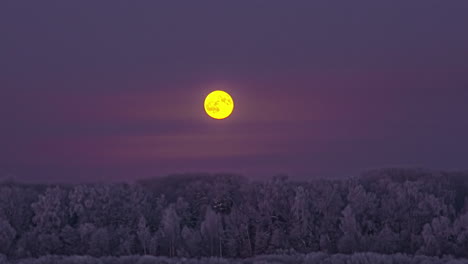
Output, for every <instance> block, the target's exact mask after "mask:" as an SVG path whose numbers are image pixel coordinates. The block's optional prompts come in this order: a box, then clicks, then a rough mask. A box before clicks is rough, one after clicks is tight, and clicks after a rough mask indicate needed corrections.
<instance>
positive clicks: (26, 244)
mask: <svg viewBox="0 0 468 264" xmlns="http://www.w3.org/2000/svg"><path fill="white" fill-rule="evenodd" d="M467 195H468V173H463V172H429V171H425V170H416V169H415V170H413V169H385V170H376V171H371V172H367V173H364V174H363V175H361V176H360V177H356V178H350V179H340V180H312V181H307V182H305V181H303V182H299V181H291V180H288V178H287V177H286V176H276V177H273V178H272V179H271V180H269V181H265V182H254V181H249V180H247V179H246V178H245V177H242V176H239V175H230V174H219V175H208V174H207V175H204V174H188V175H174V176H168V177H163V178H154V179H147V180H141V181H138V182H136V183H134V184H128V183H112V184H81V185H37V184H20V183H13V182H4V183H2V184H1V185H0V253H2V254H4V255H5V256H6V257H9V258H13V259H15V258H26V257H40V256H45V255H90V256H94V257H102V256H126V255H154V256H167V257H200V256H204V257H209V256H216V257H226V258H248V257H252V256H257V255H263V254H307V253H311V252H319V251H320V252H325V253H327V254H336V253H345V254H347V253H356V252H375V253H382V254H394V253H404V254H410V255H412V254H421V255H426V256H443V255H452V256H455V257H464V258H466V257H468V198H467V197H468V196H467ZM314 254H315V253H314Z"/></svg>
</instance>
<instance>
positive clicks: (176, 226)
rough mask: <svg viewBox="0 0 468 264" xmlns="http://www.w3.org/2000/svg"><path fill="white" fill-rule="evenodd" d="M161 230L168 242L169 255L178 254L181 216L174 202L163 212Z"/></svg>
mask: <svg viewBox="0 0 468 264" xmlns="http://www.w3.org/2000/svg"><path fill="white" fill-rule="evenodd" d="M161 231H162V233H163V237H164V239H165V241H166V242H167V246H168V251H169V252H168V254H169V256H171V257H173V256H176V255H177V246H178V242H179V239H180V217H179V215H177V211H176V210H175V205H174V204H170V205H169V206H168V207H167V208H166V209H165V210H164V212H163V217H162V220H161Z"/></svg>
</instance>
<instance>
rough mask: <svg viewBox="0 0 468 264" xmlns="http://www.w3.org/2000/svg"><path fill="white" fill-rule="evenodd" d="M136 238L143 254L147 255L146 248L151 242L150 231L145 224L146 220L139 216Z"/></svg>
mask: <svg viewBox="0 0 468 264" xmlns="http://www.w3.org/2000/svg"><path fill="white" fill-rule="evenodd" d="M137 236H138V240H139V241H140V245H141V247H142V249H143V254H145V255H146V254H148V247H149V245H150V242H151V231H150V229H149V227H148V225H147V224H146V219H145V217H144V216H141V217H140V220H139V221H138V229H137Z"/></svg>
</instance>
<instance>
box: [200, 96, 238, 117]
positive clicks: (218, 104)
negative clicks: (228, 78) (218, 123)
mask: <svg viewBox="0 0 468 264" xmlns="http://www.w3.org/2000/svg"><path fill="white" fill-rule="evenodd" d="M233 110H234V100H232V97H231V96H230V95H229V94H228V93H226V92H225V91H220V90H216V91H213V92H211V93H210V94H208V96H206V98H205V111H206V113H207V114H208V115H209V116H210V117H212V118H214V119H225V118H227V117H228V116H230V115H231V114H232V111H233Z"/></svg>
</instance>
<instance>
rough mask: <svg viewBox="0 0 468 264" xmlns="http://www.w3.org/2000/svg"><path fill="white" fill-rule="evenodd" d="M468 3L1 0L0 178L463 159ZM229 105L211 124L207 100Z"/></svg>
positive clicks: (342, 170)
mask: <svg viewBox="0 0 468 264" xmlns="http://www.w3.org/2000/svg"><path fill="white" fill-rule="evenodd" d="M467 14H468V1H466V0H453V1H442V0H439V1H433V0H416V1H407V0H394V1H375V0H368V1H359V0H358V1H344V0H343V1H325V0H323V1H322V0H319V1H310V0H297V1H283V0H263V1H258V0H245V1H244V0H243V1H219V0H209V1H208V0H199V1H149V0H148V1H120V0H112V1H111V0H107V1H104V0H103V1H91V0H82V1H48V0H43V1H1V3H0V178H1V177H2V176H7V175H10V176H14V177H16V178H17V179H20V180H28V181H89V180H99V181H107V180H133V179H138V178H141V177H149V176H157V175H164V174H167V173H178V172H220V171H222V172H235V173H243V174H246V175H247V176H252V177H254V176H255V177H263V176H266V175H273V174H277V173H288V174H290V175H291V176H293V177H300V178H307V177H335V176H350V175H355V174H357V173H359V172H361V171H363V170H366V169H371V168H380V167H393V166H404V167H427V168H433V169H468V15H467ZM215 89H223V90H226V91H227V92H229V93H230V94H231V95H232V96H233V98H234V100H235V104H236V109H235V110H234V113H233V115H232V116H231V117H230V118H228V119H226V120H223V121H216V120H213V119H210V118H209V117H208V116H207V115H206V114H205V113H204V110H203V100H204V97H205V96H206V95H207V94H208V93H209V92H210V91H211V90H215Z"/></svg>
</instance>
